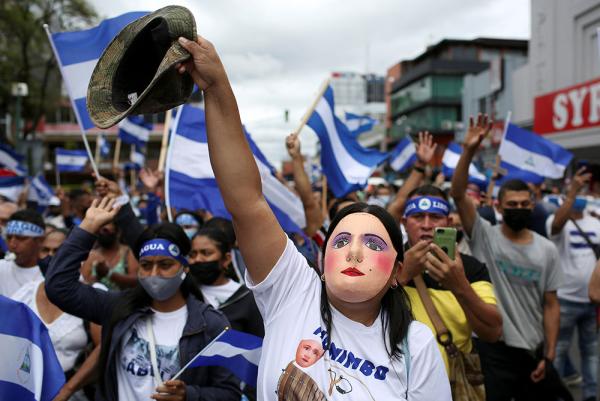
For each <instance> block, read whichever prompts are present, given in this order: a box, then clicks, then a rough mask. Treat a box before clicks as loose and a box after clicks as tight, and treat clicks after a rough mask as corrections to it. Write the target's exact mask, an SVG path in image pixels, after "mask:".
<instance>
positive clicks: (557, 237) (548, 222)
mask: <svg viewBox="0 0 600 401" xmlns="http://www.w3.org/2000/svg"><path fill="white" fill-rule="evenodd" d="M554 217H556V215H555V214H554V213H553V214H551V215H550V216H548V218H547V219H546V234H547V235H548V238H549V239H550V240H552V241H553V242H554V243H557V242H559V241H560V239H561V237H562V235H563V232H565V227H563V229H562V230H561V231H560V232H559V233H558V234H554V235H552V223H553V222H554ZM565 226H566V224H565Z"/></svg>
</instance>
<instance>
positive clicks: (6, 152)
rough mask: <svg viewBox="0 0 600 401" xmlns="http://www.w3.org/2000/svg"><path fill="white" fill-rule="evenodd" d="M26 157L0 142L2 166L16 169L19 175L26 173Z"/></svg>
mask: <svg viewBox="0 0 600 401" xmlns="http://www.w3.org/2000/svg"><path fill="white" fill-rule="evenodd" d="M24 160H25V157H24V156H23V155H20V154H18V153H17V152H16V151H15V150H14V149H12V148H11V147H10V146H8V145H7V144H4V143H0V167H4V168H7V169H9V170H12V171H14V172H15V173H16V174H17V175H25V170H26V169H25V167H24V166H23V161H24Z"/></svg>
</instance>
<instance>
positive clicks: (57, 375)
mask: <svg viewBox="0 0 600 401" xmlns="http://www.w3.org/2000/svg"><path fill="white" fill-rule="evenodd" d="M0 314H1V315H2V319H0V355H2V364H0V400H19V401H34V400H35V401H51V400H53V399H54V397H55V396H56V395H57V394H58V392H59V391H60V389H61V388H62V386H63V385H64V384H65V375H64V373H63V370H62V368H61V366H60V363H59V361H58V358H57V357H56V353H55V352H54V347H53V346H52V341H51V340H50V336H49V335H48V330H47V329H46V326H44V324H43V323H42V322H41V320H40V319H39V318H38V317H37V316H36V315H35V313H33V312H32V311H31V309H29V308H28V307H27V306H26V305H25V304H22V303H20V302H16V301H13V300H11V299H8V298H6V297H4V296H1V295H0Z"/></svg>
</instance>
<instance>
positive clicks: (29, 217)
mask: <svg viewBox="0 0 600 401" xmlns="http://www.w3.org/2000/svg"><path fill="white" fill-rule="evenodd" d="M12 220H20V221H26V222H28V223H33V224H35V225H36V226H40V227H42V229H43V230H45V229H46V223H44V218H43V217H42V215H41V214H39V213H38V212H36V211H35V210H32V209H23V210H18V211H16V212H14V213H13V214H11V215H10V217H9V218H8V221H12Z"/></svg>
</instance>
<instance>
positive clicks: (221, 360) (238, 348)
mask: <svg viewBox="0 0 600 401" xmlns="http://www.w3.org/2000/svg"><path fill="white" fill-rule="evenodd" d="M262 342H263V340H262V338H260V337H257V336H254V335H252V334H247V333H242V332H241V331H237V330H233V329H229V330H226V331H224V332H223V333H221V334H220V335H219V336H217V338H215V339H214V340H213V341H212V342H211V343H210V344H208V345H207V346H206V348H204V349H203V350H202V351H200V352H199V353H198V354H197V355H196V356H195V357H194V358H193V359H192V361H191V363H190V364H189V366H188V367H191V368H195V367H198V366H221V367H224V368H227V369H229V370H230V371H231V372H232V373H233V374H234V375H236V376H237V377H238V379H240V380H241V381H243V382H244V383H246V384H249V385H251V386H253V387H256V378H257V376H258V363H259V362H260V354H261V352H262Z"/></svg>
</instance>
